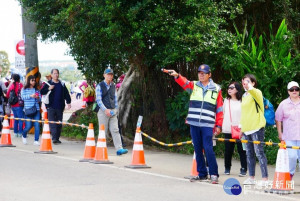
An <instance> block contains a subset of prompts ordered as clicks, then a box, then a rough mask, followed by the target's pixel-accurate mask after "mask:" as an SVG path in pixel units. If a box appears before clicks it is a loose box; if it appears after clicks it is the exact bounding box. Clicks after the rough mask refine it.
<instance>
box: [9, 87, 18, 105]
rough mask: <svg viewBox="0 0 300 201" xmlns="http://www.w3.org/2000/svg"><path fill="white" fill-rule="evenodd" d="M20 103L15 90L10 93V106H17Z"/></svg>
mask: <svg viewBox="0 0 300 201" xmlns="http://www.w3.org/2000/svg"><path fill="white" fill-rule="evenodd" d="M18 101H19V99H18V97H17V94H16V92H15V90H14V89H13V90H11V91H10V93H9V98H8V103H9V104H10V105H15V104H17V103H18Z"/></svg>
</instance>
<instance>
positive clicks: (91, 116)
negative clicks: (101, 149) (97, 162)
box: [61, 106, 99, 140]
mask: <svg viewBox="0 0 300 201" xmlns="http://www.w3.org/2000/svg"><path fill="white" fill-rule="evenodd" d="M91 108H92V107H91V106H89V107H87V108H86V109H82V110H77V111H76V112H74V113H73V114H74V115H72V116H71V118H70V119H69V121H68V122H70V123H75V124H79V125H82V124H83V125H85V126H88V125H89V124H90V123H93V125H94V131H95V136H96V135H98V133H99V131H98V130H99V129H98V128H99V125H98V118H97V114H96V113H95V112H93V111H92V110H91ZM87 131H88V130H87V129H86V128H81V127H76V126H64V127H63V128H62V133H61V135H62V136H65V137H69V138H75V139H78V140H85V139H86V135H87Z"/></svg>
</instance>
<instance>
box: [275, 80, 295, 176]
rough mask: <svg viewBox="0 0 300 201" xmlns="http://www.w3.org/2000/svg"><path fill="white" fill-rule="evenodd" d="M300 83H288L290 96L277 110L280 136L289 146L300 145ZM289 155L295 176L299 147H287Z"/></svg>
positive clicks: (291, 173) (291, 168)
mask: <svg viewBox="0 0 300 201" xmlns="http://www.w3.org/2000/svg"><path fill="white" fill-rule="evenodd" d="M299 90H300V88H299V84H298V83H297V82H295V81H291V82H289V83H288V86H287V92H288V94H289V97H288V98H287V99H285V100H283V101H282V102H281V103H280V104H279V106H278V108H277V110H276V112H275V120H276V127H277V131H278V138H279V139H280V140H284V141H285V142H286V145H287V146H300V97H299ZM287 150H288V155H289V167H290V175H291V178H293V176H294V174H295V170H296V165H297V159H298V160H299V161H300V150H299V149H287Z"/></svg>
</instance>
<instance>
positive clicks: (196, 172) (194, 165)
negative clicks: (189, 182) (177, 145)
mask: <svg viewBox="0 0 300 201" xmlns="http://www.w3.org/2000/svg"><path fill="white" fill-rule="evenodd" d="M197 176H198V171H197V161H196V153H195V152H194V155H193V163H192V170H191V175H190V176H185V177H184V178H185V179H191V178H193V177H197Z"/></svg>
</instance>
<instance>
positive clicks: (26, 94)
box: [21, 75, 41, 145]
mask: <svg viewBox="0 0 300 201" xmlns="http://www.w3.org/2000/svg"><path fill="white" fill-rule="evenodd" d="M21 97H22V99H23V100H24V110H25V119H30V120H37V121H35V122H32V121H26V122H25V129H24V130H23V133H22V135H23V136H22V141H23V144H27V132H28V131H29V130H30V129H31V128H32V126H33V125H34V142H33V144H34V145H40V143H39V137H40V123H39V122H38V120H40V119H41V113H40V105H39V103H40V102H41V93H40V91H39V90H38V84H37V83H36V79H35V76H33V75H29V76H28V77H27V80H26V84H25V86H24V88H23V89H22V91H21ZM33 107H35V108H36V111H35V113H32V114H27V113H26V110H32V108H33Z"/></svg>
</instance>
